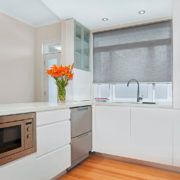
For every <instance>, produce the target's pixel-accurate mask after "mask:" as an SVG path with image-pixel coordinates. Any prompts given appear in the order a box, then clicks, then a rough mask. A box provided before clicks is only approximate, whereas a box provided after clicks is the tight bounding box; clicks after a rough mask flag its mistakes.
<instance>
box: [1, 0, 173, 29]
mask: <svg viewBox="0 0 180 180" xmlns="http://www.w3.org/2000/svg"><path fill="white" fill-rule="evenodd" d="M140 10H146V13H145V14H144V15H140V14H138V11H140ZM0 11H1V12H3V13H5V14H7V15H9V16H12V17H14V18H16V19H19V20H21V21H23V22H25V23H27V24H30V25H32V26H35V27H37V26H43V25H47V24H52V23H55V22H58V21H59V20H62V19H67V18H74V19H76V20H77V21H79V22H80V23H82V24H83V25H85V26H86V27H88V28H89V29H99V28H105V27H111V26H116V25H121V24H126V23H133V22H139V21H144V20H152V19H157V18H164V17H171V15H172V0H0ZM106 17H107V18H109V21H102V18H106Z"/></svg>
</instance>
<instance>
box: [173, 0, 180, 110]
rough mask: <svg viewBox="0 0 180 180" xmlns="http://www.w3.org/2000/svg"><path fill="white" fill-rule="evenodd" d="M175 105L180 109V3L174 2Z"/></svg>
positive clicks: (176, 0)
mask: <svg viewBox="0 0 180 180" xmlns="http://www.w3.org/2000/svg"><path fill="white" fill-rule="evenodd" d="M173 63H174V64H173V93H174V95H173V101H174V102H173V105H174V108H180V1H179V0H173Z"/></svg>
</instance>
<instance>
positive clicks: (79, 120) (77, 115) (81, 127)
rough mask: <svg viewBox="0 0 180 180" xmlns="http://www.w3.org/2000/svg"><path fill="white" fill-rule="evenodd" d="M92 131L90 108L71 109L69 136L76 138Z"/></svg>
mask: <svg viewBox="0 0 180 180" xmlns="http://www.w3.org/2000/svg"><path fill="white" fill-rule="evenodd" d="M91 130H92V109H91V106H85V107H78V108H72V109H71V136H72V137H77V136H79V135H81V134H84V133H86V132H88V131H91Z"/></svg>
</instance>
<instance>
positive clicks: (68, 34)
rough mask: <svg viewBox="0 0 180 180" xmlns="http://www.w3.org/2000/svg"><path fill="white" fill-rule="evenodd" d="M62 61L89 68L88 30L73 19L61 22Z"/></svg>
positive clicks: (82, 68)
mask: <svg viewBox="0 0 180 180" xmlns="http://www.w3.org/2000/svg"><path fill="white" fill-rule="evenodd" d="M61 26H62V32H61V34H62V36H61V38H62V49H63V50H62V52H63V54H62V56H63V61H64V62H63V63H65V64H72V63H74V66H75V68H77V69H81V70H84V71H89V70H90V61H89V59H90V31H89V30H88V29H87V28H85V27H84V26H83V25H81V24H80V23H78V22H77V21H75V20H73V19H69V20H65V21H62V22H61Z"/></svg>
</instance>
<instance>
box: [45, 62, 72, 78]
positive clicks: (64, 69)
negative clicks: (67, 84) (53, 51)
mask: <svg viewBox="0 0 180 180" xmlns="http://www.w3.org/2000/svg"><path fill="white" fill-rule="evenodd" d="M73 68H74V65H69V66H62V65H61V66H57V65H53V66H52V67H50V69H48V70H47V74H48V75H50V76H51V77H53V78H66V79H67V80H72V79H73V72H72V71H73Z"/></svg>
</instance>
